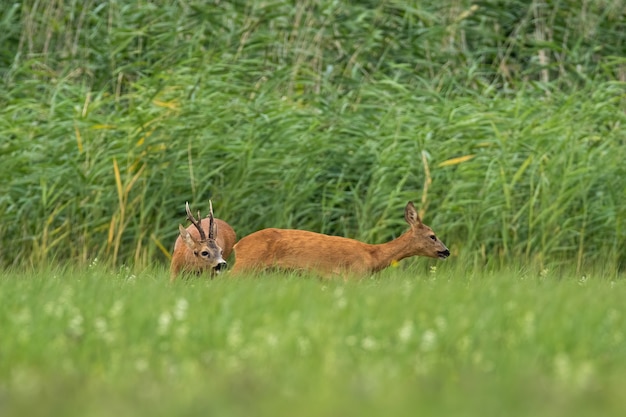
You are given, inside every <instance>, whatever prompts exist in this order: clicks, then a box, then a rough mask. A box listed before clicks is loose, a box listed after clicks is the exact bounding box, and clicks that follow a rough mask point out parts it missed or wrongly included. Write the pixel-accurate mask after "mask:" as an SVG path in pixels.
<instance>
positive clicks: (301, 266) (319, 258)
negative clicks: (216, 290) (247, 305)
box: [233, 202, 450, 275]
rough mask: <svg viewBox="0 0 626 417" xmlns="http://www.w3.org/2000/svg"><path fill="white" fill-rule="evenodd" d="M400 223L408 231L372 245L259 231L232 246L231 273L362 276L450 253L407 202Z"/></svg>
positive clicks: (292, 232)
mask: <svg viewBox="0 0 626 417" xmlns="http://www.w3.org/2000/svg"><path fill="white" fill-rule="evenodd" d="M405 220H406V221H407V223H409V226H411V228H410V230H408V231H407V232H405V233H404V234H403V235H401V236H400V237H398V238H397V239H394V240H392V241H391V242H387V243H383V244H380V245H371V244H368V243H364V242H360V241H358V240H354V239H348V238H345V237H339V236H329V235H324V234H321V233H315V232H309V231H306V230H293V229H263V230H259V231H258V232H255V233H252V234H250V235H248V236H246V237H244V238H243V239H241V240H240V241H239V242H237V244H236V245H235V248H234V249H235V267H234V268H233V273H241V272H250V271H261V270H265V269H268V268H274V267H275V268H279V269H285V270H305V271H316V272H318V273H321V274H322V275H333V274H342V273H346V272H347V273H351V274H355V275H366V274H371V273H373V272H377V271H380V270H381V269H384V268H386V267H388V266H389V265H390V264H391V263H392V262H393V261H399V260H401V259H404V258H407V257H409V256H428V257H431V258H441V259H444V258H446V257H448V256H449V255H450V251H449V250H448V248H446V246H445V245H444V244H443V243H442V242H441V241H440V240H439V239H438V238H437V237H436V236H435V234H434V233H433V231H432V229H431V228H430V227H428V226H426V225H425V224H423V223H422V221H421V220H420V218H419V216H418V214H417V211H416V210H415V206H414V205H413V203H412V202H409V203H408V204H407V205H406V208H405Z"/></svg>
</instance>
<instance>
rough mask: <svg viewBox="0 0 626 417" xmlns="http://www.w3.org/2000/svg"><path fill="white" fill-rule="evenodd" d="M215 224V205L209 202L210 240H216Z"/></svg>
mask: <svg viewBox="0 0 626 417" xmlns="http://www.w3.org/2000/svg"><path fill="white" fill-rule="evenodd" d="M214 224H215V219H214V218H213V203H211V200H209V239H215V230H213V225H214Z"/></svg>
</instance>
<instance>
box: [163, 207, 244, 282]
mask: <svg viewBox="0 0 626 417" xmlns="http://www.w3.org/2000/svg"><path fill="white" fill-rule="evenodd" d="M185 210H186V211H187V219H189V221H190V222H191V225H190V226H189V227H187V228H186V229H185V228H184V227H183V225H182V224H181V225H178V230H179V232H180V235H179V236H178V238H177V239H176V243H175V244H174V254H173V255H172V265H171V267H170V280H171V281H173V280H174V279H175V278H176V277H177V276H178V274H179V273H181V272H183V271H184V272H193V273H196V274H201V273H202V272H204V271H209V272H210V273H211V275H213V274H215V273H219V272H220V271H221V270H222V269H224V268H226V266H227V265H226V261H225V259H228V257H229V256H230V253H231V252H232V251H233V245H234V244H235V241H236V240H237V237H236V235H235V231H234V230H233V228H232V227H230V225H229V224H228V223H226V222H225V221H223V220H220V219H216V218H214V217H213V204H212V203H211V201H210V200H209V217H208V218H205V219H201V218H200V212H198V219H199V220H196V219H195V218H194V217H193V215H192V214H191V210H189V203H185ZM207 234H208V237H207Z"/></svg>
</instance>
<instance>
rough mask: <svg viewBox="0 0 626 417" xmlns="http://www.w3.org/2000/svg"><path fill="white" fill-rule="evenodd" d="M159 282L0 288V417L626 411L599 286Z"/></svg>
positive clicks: (85, 280) (613, 288)
mask: <svg viewBox="0 0 626 417" xmlns="http://www.w3.org/2000/svg"><path fill="white" fill-rule="evenodd" d="M166 277H167V274H166V272H165V271H163V270H160V269H150V270H146V271H144V272H142V273H139V274H134V273H133V272H132V271H130V270H129V269H126V268H121V269H119V270H106V269H104V268H103V267H101V266H97V265H96V266H92V267H87V268H85V269H70V268H68V269H46V270H43V271H36V272H28V273H23V272H20V273H14V272H11V273H8V274H7V275H5V276H4V277H3V278H2V281H1V283H0V285H1V288H2V291H1V292H0V302H1V303H2V306H3V307H2V309H1V310H0V326H1V327H2V329H3V335H4V336H3V341H2V343H0V355H1V356H2V358H3V360H2V363H1V365H0V375H1V376H2V378H1V381H2V382H1V385H0V397H1V398H2V399H3V400H2V406H1V407H2V408H1V410H2V414H3V415H5V416H10V415H16V416H17V415H30V416H37V415H64V416H74V415H75V416H99V415H111V414H112V413H115V414H116V415H120V416H126V415H127V416H131V415H164V416H165V415H172V414H176V415H224V416H247V415H260V416H264V415H267V416H273V415H311V416H314V415H318V416H319V415H458V416H468V415H470V416H473V415H476V416H479V415H480V416H485V415H493V416H497V415H510V416H531V415H552V416H560V415H563V416H596V415H603V416H618V415H621V414H622V413H623V411H624V410H626V400H625V399H624V396H623V395H621V393H622V391H623V386H624V383H626V360H625V358H626V348H625V346H626V343H625V342H626V341H625V337H626V335H625V333H624V331H625V329H626V316H625V315H624V308H623V300H624V297H625V296H626V287H625V286H624V283H625V281H624V280H623V279H617V278H616V277H607V276H606V273H599V274H598V275H590V276H585V277H582V276H575V275H573V274H571V272H569V271H529V270H524V269H515V268H511V269H506V270H501V271H499V272H497V273H491V274H487V273H466V272H464V271H463V268H462V267H460V266H459V265H458V264H457V265H455V264H453V263H452V262H450V263H443V262H441V263H439V264H437V265H436V266H435V265H433V266H432V268H430V270H428V271H421V270H419V268H414V267H410V268H402V267H398V268H391V269H390V270H387V271H384V272H382V273H381V276H379V277H377V278H369V279H364V280H361V281H358V282H343V281H341V280H331V281H322V280H319V279H317V278H315V277H302V276H290V275H271V276H264V277H250V278H244V279H242V280H232V279H227V278H223V279H215V280H193V281H188V282H182V281H181V282H177V283H175V284H173V285H169V284H167V279H166ZM7 336H8V337H7Z"/></svg>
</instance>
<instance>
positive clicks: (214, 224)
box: [213, 222, 217, 239]
mask: <svg viewBox="0 0 626 417" xmlns="http://www.w3.org/2000/svg"><path fill="white" fill-rule="evenodd" d="M213 239H217V222H215V223H213Z"/></svg>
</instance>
